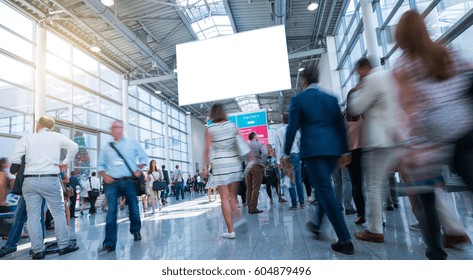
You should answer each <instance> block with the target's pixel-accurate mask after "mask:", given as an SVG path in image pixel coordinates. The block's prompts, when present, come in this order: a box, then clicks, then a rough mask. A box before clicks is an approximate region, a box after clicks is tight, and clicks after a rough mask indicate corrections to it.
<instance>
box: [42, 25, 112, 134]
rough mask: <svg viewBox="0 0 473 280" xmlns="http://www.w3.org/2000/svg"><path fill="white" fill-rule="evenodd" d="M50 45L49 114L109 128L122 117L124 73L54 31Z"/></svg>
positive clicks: (50, 36)
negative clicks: (114, 70)
mask: <svg viewBox="0 0 473 280" xmlns="http://www.w3.org/2000/svg"><path fill="white" fill-rule="evenodd" d="M46 48H47V54H46V69H47V72H48V74H47V75H46V93H47V98H46V112H47V114H49V115H51V116H53V117H56V118H58V119H61V120H66V121H70V122H73V123H76V124H80V125H84V126H86V127H90V128H93V129H103V130H109V129H110V126H111V123H112V121H113V120H114V119H120V118H121V88H120V87H121V78H120V75H118V74H117V73H115V72H113V71H112V70H110V69H109V68H108V67H107V66H105V65H103V64H102V63H100V62H99V61H97V60H96V59H95V58H93V57H91V56H89V55H88V54H86V53H85V52H83V51H82V50H80V49H78V48H76V47H74V46H73V45H72V44H70V43H68V42H66V41H65V40H63V39H62V38H60V37H58V36H57V35H55V34H53V33H51V32H48V33H47V44H46Z"/></svg>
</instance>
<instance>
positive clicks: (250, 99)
mask: <svg viewBox="0 0 473 280" xmlns="http://www.w3.org/2000/svg"><path fill="white" fill-rule="evenodd" d="M235 101H236V102H237V104H238V107H240V110H241V111H242V112H247V111H254V110H259V109H260V106H259V102H258V99H257V98H256V95H254V94H252V95H247V96H242V97H237V98H235Z"/></svg>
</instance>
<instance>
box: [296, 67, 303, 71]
mask: <svg viewBox="0 0 473 280" xmlns="http://www.w3.org/2000/svg"><path fill="white" fill-rule="evenodd" d="M304 69H305V68H304V67H301V68H299V70H297V71H299V72H302V71H304Z"/></svg>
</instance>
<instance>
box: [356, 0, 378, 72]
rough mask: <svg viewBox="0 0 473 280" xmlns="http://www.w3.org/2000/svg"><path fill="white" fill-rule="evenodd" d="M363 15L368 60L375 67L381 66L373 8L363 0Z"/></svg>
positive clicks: (367, 1) (368, 2)
mask: <svg viewBox="0 0 473 280" xmlns="http://www.w3.org/2000/svg"><path fill="white" fill-rule="evenodd" d="M360 4H361V14H362V16H363V27H364V32H363V34H364V36H365V43H366V48H367V49H368V59H369V60H370V62H371V64H372V65H373V67H378V66H381V62H380V56H379V51H378V39H377V37H376V26H375V23H374V20H373V18H374V17H373V8H372V6H371V2H370V1H369V0H361V3H360Z"/></svg>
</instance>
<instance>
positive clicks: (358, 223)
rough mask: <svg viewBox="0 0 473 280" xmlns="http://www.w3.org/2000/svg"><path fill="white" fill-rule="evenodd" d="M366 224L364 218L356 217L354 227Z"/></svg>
mask: <svg viewBox="0 0 473 280" xmlns="http://www.w3.org/2000/svg"><path fill="white" fill-rule="evenodd" d="M364 223H366V219H365V217H364V216H358V217H356V220H355V225H362V224H364Z"/></svg>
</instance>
